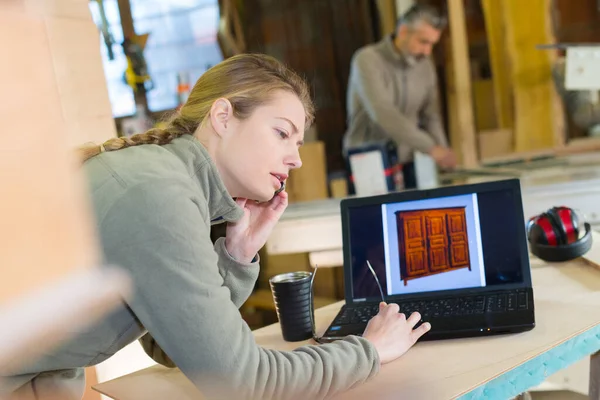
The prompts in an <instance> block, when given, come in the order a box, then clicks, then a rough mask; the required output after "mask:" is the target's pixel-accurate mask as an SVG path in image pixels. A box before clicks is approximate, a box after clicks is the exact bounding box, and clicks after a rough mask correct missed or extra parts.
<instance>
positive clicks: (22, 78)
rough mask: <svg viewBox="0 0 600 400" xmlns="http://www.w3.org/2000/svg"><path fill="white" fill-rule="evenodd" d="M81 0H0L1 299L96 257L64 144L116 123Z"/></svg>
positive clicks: (97, 135) (69, 147) (96, 135)
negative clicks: (0, 57) (2, 98)
mask: <svg viewBox="0 0 600 400" xmlns="http://www.w3.org/2000/svg"><path fill="white" fill-rule="evenodd" d="M87 7H88V5H87V4H86V3H85V2H83V3H82V2H76V1H69V0H63V1H58V0H54V1H47V2H44V1H41V0H39V1H34V0H30V1H21V2H17V1H14V2H8V3H7V4H5V3H4V2H2V3H1V4H0V48H2V49H3V53H4V54H6V55H7V56H9V58H10V60H11V61H10V62H4V63H2V64H1V65H0V77H1V78H0V82H1V83H2V91H3V93H4V95H5V98H6V99H7V100H6V101H5V102H4V103H3V107H1V108H0V121H2V132H3V138H4V140H3V141H2V143H0V181H1V182H2V185H3V187H2V193H3V194H2V207H1V208H0V220H1V221H2V225H1V226H2V229H1V230H0V241H1V242H2V244H3V246H2V251H1V252H0V265H2V272H3V277H2V284H0V304H3V303H4V302H5V301H7V300H8V299H10V298H13V297H14V296H17V295H20V294H24V293H27V292H29V291H30V290H33V289H36V288H39V287H40V286H42V285H45V284H47V283H49V282H51V281H53V280H55V279H58V278H60V277H62V276H64V275H65V274H66V273H68V272H71V271H73V270H76V269H80V268H84V267H86V266H90V265H93V264H95V262H96V261H97V260H98V259H99V255H98V252H97V246H96V245H97V243H96V238H95V232H94V229H93V224H92V221H91V219H90V215H89V213H88V211H89V209H88V204H87V202H86V200H87V197H86V195H85V192H84V187H85V186H84V184H83V181H82V177H81V176H80V175H79V173H78V172H77V171H76V169H77V168H79V162H78V161H79V160H77V159H76V158H75V154H74V153H73V147H74V146H75V144H80V143H84V142H86V141H89V140H97V139H102V138H108V137H110V136H114V135H115V128H114V124H113V123H112V117H111V109H110V103H109V101H108V94H107V89H106V83H105V81H104V74H103V70H102V63H101V61H100V42H99V40H98V32H97V30H96V28H95V26H94V24H93V22H92V20H91V16H90V14H89V10H88V8H87ZM84 77H85V79H84Z"/></svg>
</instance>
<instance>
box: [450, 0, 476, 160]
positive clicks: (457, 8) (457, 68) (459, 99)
mask: <svg viewBox="0 0 600 400" xmlns="http://www.w3.org/2000/svg"><path fill="white" fill-rule="evenodd" d="M464 12H465V10H464V5H463V1H462V0H448V13H449V16H450V40H451V43H452V50H451V51H452V64H453V66H452V70H453V72H454V73H453V78H454V96H455V105H454V109H453V110H451V111H452V112H455V113H456V122H457V125H456V128H457V129H458V132H460V137H459V138H457V139H458V142H453V143H454V146H456V145H458V144H459V145H460V146H459V149H460V154H459V156H460V160H461V164H462V165H463V166H465V167H475V166H476V165H477V164H478V157H477V143H476V137H475V120H474V117H473V100H472V92H471V77H470V66H469V50H468V48H467V33H466V29H465V15H464ZM453 140H454V138H453Z"/></svg>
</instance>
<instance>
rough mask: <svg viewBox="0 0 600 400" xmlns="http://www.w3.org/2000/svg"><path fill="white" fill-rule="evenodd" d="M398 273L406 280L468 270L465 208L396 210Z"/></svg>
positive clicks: (405, 281)
mask: <svg viewBox="0 0 600 400" xmlns="http://www.w3.org/2000/svg"><path fill="white" fill-rule="evenodd" d="M395 214H396V222H397V226H398V250H399V251H398V253H399V255H400V276H401V278H402V280H403V281H404V285H405V286H406V284H407V281H408V280H410V279H415V278H421V277H424V276H429V275H433V274H438V273H442V272H447V271H451V270H455V269H459V268H468V269H469V271H470V270H471V264H470V260H469V240H468V235H467V221H466V216H465V207H453V208H438V209H430V210H417V211H397V212H396V213H395Z"/></svg>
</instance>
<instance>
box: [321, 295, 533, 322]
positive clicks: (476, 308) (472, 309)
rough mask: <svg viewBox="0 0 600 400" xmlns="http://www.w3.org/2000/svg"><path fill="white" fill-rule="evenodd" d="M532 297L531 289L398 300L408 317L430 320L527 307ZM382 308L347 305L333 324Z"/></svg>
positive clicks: (366, 319)
mask: <svg viewBox="0 0 600 400" xmlns="http://www.w3.org/2000/svg"><path fill="white" fill-rule="evenodd" d="M528 296H529V294H528V292H527V291H523V290H515V291H510V292H502V293H497V294H486V295H476V296H466V297H458V298H457V297H453V298H447V299H431V300H414V301H406V302H397V304H398V305H399V306H400V312H403V313H404V314H406V317H408V316H409V315H410V314H411V313H413V312H415V311H418V312H419V313H420V314H421V318H422V320H423V321H427V320H429V319H432V318H443V317H456V316H463V315H474V314H484V313H498V312H507V311H517V310H527V308H528ZM378 311H379V304H375V305H373V304H365V305H364V306H361V305H358V306H353V307H345V308H344V309H343V310H342V311H341V312H340V314H339V315H338V316H337V317H336V319H335V320H334V322H333V325H346V324H360V323H365V324H366V323H367V322H369V320H370V319H371V318H372V317H374V316H375V315H376V314H377V312H378Z"/></svg>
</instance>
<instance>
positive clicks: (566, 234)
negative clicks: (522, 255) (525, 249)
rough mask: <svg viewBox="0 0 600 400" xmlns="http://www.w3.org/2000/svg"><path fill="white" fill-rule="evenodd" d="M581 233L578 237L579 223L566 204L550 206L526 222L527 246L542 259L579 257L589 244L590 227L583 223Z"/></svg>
mask: <svg viewBox="0 0 600 400" xmlns="http://www.w3.org/2000/svg"><path fill="white" fill-rule="evenodd" d="M583 225H584V228H585V235H584V236H583V237H582V238H581V239H579V233H580V229H581V223H580V221H579V218H578V217H577V214H576V213H575V212H574V211H573V210H572V209H570V208H568V207H553V208H551V209H550V210H548V211H546V212H545V213H543V214H540V215H538V216H535V217H533V218H531V219H530V220H529V222H528V223H527V239H528V240H529V248H530V249H531V252H532V253H533V254H534V255H536V256H537V257H539V258H541V259H542V260H545V261H568V260H572V259H574V258H577V257H581V256H582V255H584V254H585V253H587V251H588V250H589V249H590V248H591V247H592V233H591V226H590V224H588V223H587V222H586V223H584V224H583Z"/></svg>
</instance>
